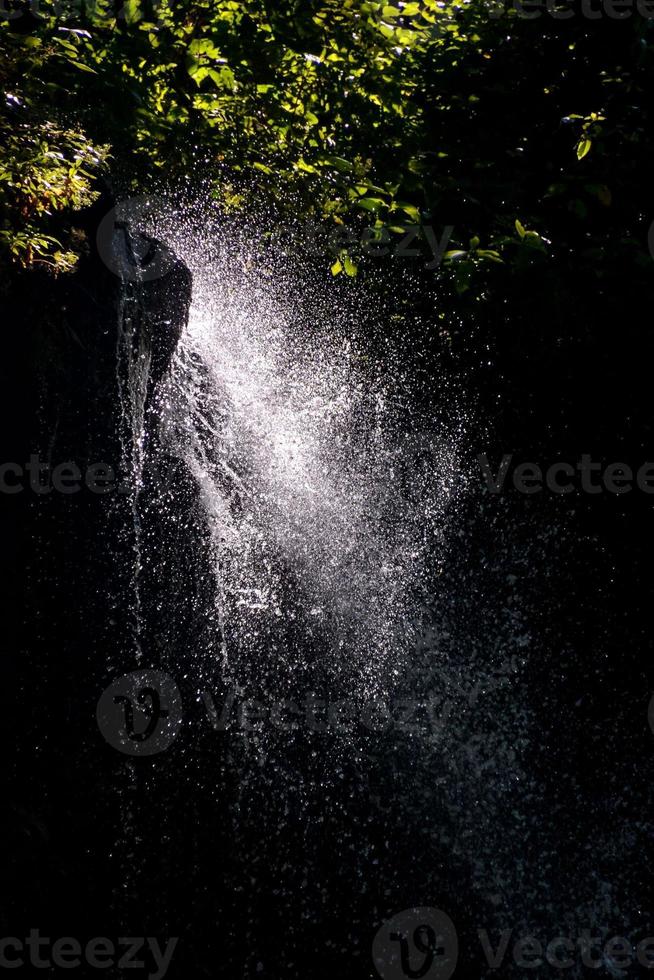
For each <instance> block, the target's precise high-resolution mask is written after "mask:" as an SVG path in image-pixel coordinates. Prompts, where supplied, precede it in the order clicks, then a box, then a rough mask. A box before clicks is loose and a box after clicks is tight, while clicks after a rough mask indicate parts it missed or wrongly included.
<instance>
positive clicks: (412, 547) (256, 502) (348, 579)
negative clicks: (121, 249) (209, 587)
mask: <svg viewBox="0 0 654 980" xmlns="http://www.w3.org/2000/svg"><path fill="white" fill-rule="evenodd" d="M177 250H178V254H180V256H181V258H183V260H184V261H185V262H186V263H187V265H188V266H189V268H190V269H191V271H192V273H193V277H194V297H193V305H192V310H191V319H190V323H189V329H188V332H187V334H186V336H185V337H184V338H183V341H182V343H181V346H180V349H179V351H178V353H177V355H176V358H175V362H174V366H173V372H172V377H171V379H170V382H169V385H168V390H167V391H166V392H165V394H164V397H163V399H162V401H163V402H164V403H166V404H167V406H168V408H167V411H166V413H165V416H166V417H165V423H164V426H165V431H166V441H167V444H168V447H169V449H170V448H172V450H173V452H174V453H175V454H176V455H178V456H180V457H181V458H183V459H184V461H185V463H186V464H187V466H188V467H189V469H190V471H191V472H192V474H193V476H194V478H195V480H196V482H197V483H198V485H199V486H200V488H201V495H202V507H203V510H204V514H205V517H206V519H207V521H208V522H209V526H210V529H211V535H212V540H213V546H214V549H215V555H216V582H217V593H218V603H217V611H216V617H217V628H220V629H221V630H222V632H223V637H224V638H225V642H224V647H223V652H224V658H225V662H226V663H229V666H230V670H231V671H232V672H233V675H234V676H239V669H240V666H242V665H243V664H244V663H245V662H247V661H248V660H250V661H251V659H252V657H253V656H255V655H256V651H257V650H258V649H260V647H261V644H262V643H264V642H267V643H268V644H269V645H270V643H272V644H273V645H274V643H275V633H276V628H275V623H278V624H279V630H278V631H277V632H278V634H279V638H280V639H279V642H280V649H279V651H278V653H277V654H276V655H277V656H278V657H279V660H280V667H282V666H284V667H285V668H286V669H287V670H290V671H291V672H292V670H293V669H295V668H297V667H298V666H300V665H305V664H306V662H307V661H308V660H310V659H311V658H315V659H317V660H319V661H320V662H321V664H322V665H323V668H324V669H326V671H327V672H328V673H329V674H330V675H331V676H338V677H339V680H340V682H342V683H343V685H344V687H345V688H347V689H348V693H350V694H356V693H365V694H366V696H368V697H369V696H375V695H377V694H378V693H380V692H382V691H385V690H387V689H388V687H389V684H392V681H393V677H394V676H397V675H398V674H399V672H400V670H401V667H402V662H403V657H404V655H405V653H406V651H407V649H409V648H410V647H411V645H412V644H414V643H415V642H416V639H417V637H418V635H419V631H420V608H421V606H422V604H423V602H424V599H425V596H424V594H423V589H424V588H425V582H426V580H427V569H428V566H429V570H430V573H431V575H432V576H433V574H434V573H435V565H436V564H437V561H438V558H439V556H440V557H442V554H443V549H444V547H445V537H446V536H444V534H443V532H444V529H445V527H446V515H447V512H448V508H450V506H451V504H452V500H453V496H454V495H455V491H456V489H457V488H458V487H459V486H460V485H461V472H460V467H459V462H458V459H457V440H456V439H455V438H454V437H453V436H452V434H451V433H444V432H443V431H438V430H437V428H436V426H435V425H434V426H433V429H432V431H429V428H428V427H427V426H424V425H423V427H422V428H421V431H420V432H415V431H407V429H406V412H405V411H403V410H402V408H401V406H400V407H398V400H400V401H401V400H402V396H403V394H404V395H405V396H407V395H408V393H407V392H404V393H403V392H402V391H401V390H400V389H398V388H397V387H395V390H392V388H393V386H392V385H391V383H389V382H382V381H381V380H380V378H379V377H378V376H376V375H375V373H374V371H373V370H372V369H370V368H369V367H367V366H366V363H365V359H364V358H363V357H362V355H361V346H360V344H359V342H358V338H357V331H356V329H355V325H348V324H346V323H344V322H343V319H344V316H343V314H342V313H340V311H339V309H338V308H333V309H332V310H331V322H324V323H318V324H317V323H309V322H306V320H305V319H304V318H303V313H302V310H298V308H297V301H291V300H290V299H284V296H283V295H282V294H283V292H284V286H283V283H282V284H281V285H280V286H279V288H278V289H275V288H274V287H273V286H271V283H270V280H265V279H262V280H258V279H257V277H256V275H253V274H252V273H251V272H248V271H247V270H246V269H245V268H244V267H243V265H241V264H239V262H238V261H232V262H228V261H227V259H226V258H222V259H221V260H220V261H219V262H218V263H213V264H212V265H211V264H209V263H208V262H205V261H204V260H203V258H202V257H198V255H197V251H196V250H194V249H192V248H191V249H189V248H188V247H181V248H180V247H179V245H177ZM336 328H338V329H336ZM403 417H404V419H405V421H404V428H403V427H402V422H401V420H402V418H403ZM289 620H292V621H293V622H292V632H293V635H294V637H295V640H294V641H293V644H292V645H293V647H294V648H293V649H289V647H288V629H289ZM284 635H285V636H286V639H285V640H282V636H284ZM264 637H266V638H267V639H264ZM271 637H272V639H271ZM283 643H285V644H286V646H285V647H284V649H281V645H282V644H283ZM282 661H283V664H282ZM250 667H251V663H250ZM345 675H347V677H345Z"/></svg>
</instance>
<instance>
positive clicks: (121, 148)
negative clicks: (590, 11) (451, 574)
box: [0, 0, 654, 296]
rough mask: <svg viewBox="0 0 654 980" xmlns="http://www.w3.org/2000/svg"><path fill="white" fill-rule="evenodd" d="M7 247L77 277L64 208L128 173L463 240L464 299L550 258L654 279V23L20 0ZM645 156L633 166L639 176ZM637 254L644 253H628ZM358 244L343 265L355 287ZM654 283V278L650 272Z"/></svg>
mask: <svg viewBox="0 0 654 980" xmlns="http://www.w3.org/2000/svg"><path fill="white" fill-rule="evenodd" d="M3 9H4V17H3V20H2V22H1V24H0V48H1V52H2V68H1V69H0V72H1V75H2V83H3V92H4V99H3V106H2V110H1V112H0V130H1V133H0V136H2V140H1V142H2V150H1V151H0V200H1V201H2V205H3V211H4V217H3V223H2V227H1V229H0V248H1V249H2V252H3V254H4V256H5V261H6V260H7V258H8V257H11V259H12V260H14V261H17V262H19V263H21V264H23V265H30V264H33V263H39V262H44V263H49V264H51V265H52V266H53V267H54V268H55V269H58V270H67V269H70V268H71V267H72V265H73V263H74V258H75V256H74V252H75V249H74V244H73V243H72V242H70V241H67V242H60V241H58V240H57V229H58V227H59V226H58V224H57V220H56V216H57V213H58V212H62V211H66V210H70V209H73V210H74V209H79V208H81V207H83V206H85V205H86V204H87V203H88V202H89V201H90V200H91V199H92V197H93V195H94V193H96V181H97V178H98V176H99V175H100V174H101V173H102V171H103V168H106V167H107V165H108V163H109V164H110V167H111V170H112V171H113V172H115V173H122V174H124V173H127V174H129V179H130V182H131V184H132V188H133V189H134V190H138V189H140V188H145V187H147V186H148V185H149V183H150V182H151V181H152V180H153V179H156V177H157V175H158V174H165V175H166V177H167V178H171V179H176V180H178V181H187V182H189V183H191V184H195V183H198V182H201V183H202V185H203V186H204V187H205V188H206V189H208V191H209V192H210V193H211V194H212V195H213V196H214V198H216V200H217V201H218V202H219V204H220V206H221V207H222V208H223V209H224V210H225V211H233V210H239V209H243V210H247V209H249V208H252V207H254V206H259V207H261V203H262V202H267V204H266V206H267V207H270V208H271V209H274V211H275V213H277V214H279V213H280V212H281V213H284V212H287V213H288V212H290V213H291V214H292V215H293V216H294V217H297V216H311V217H317V218H319V219H321V220H323V219H324V220H327V221H329V222H333V223H336V224H343V223H348V224H354V225H355V226H359V227H364V226H371V227H373V228H376V229H378V230H379V229H382V228H383V229H389V230H390V232H391V234H400V233H401V232H402V229H403V227H404V225H406V224H407V223H411V224H416V225H430V224H431V225H433V224H436V225H438V224H440V225H444V224H451V225H454V228H455V232H454V240H453V241H452V243H451V245H450V248H449V250H448V252H447V253H446V256H445V263H444V265H443V267H442V268H441V270H440V275H441V276H442V277H443V278H444V280H447V281H451V282H452V283H453V284H454V286H455V289H456V291H457V292H458V293H459V294H460V295H463V294H464V293H466V292H467V291H468V290H469V289H470V288H471V286H472V285H474V286H475V288H474V290H473V293H474V295H475V296H482V295H483V293H484V289H485V288H487V285H488V283H489V282H490V281H492V278H493V277H494V276H497V275H505V274H506V272H505V271H503V267H504V269H506V267H507V266H508V268H509V269H511V270H514V271H515V272H516V273H517V274H521V272H523V271H524V270H525V269H527V268H531V267H533V266H536V267H543V265H544V264H547V263H548V262H552V261H557V262H561V261H563V262H566V263H569V262H570V261H571V260H573V262H574V263H581V264H582V265H584V264H585V265H586V266H592V267H593V269H594V271H595V272H596V273H598V274H601V270H602V267H603V264H604V263H607V262H608V259H609V255H610V256H612V258H613V260H615V259H616V253H618V252H619V253H621V255H622V257H623V258H624V254H627V255H628V261H630V262H631V263H633V264H635V266H640V267H641V268H642V269H645V266H646V265H647V264H648V263H649V261H650V259H649V256H648V254H647V227H648V220H649V219H648V214H649V210H648V209H647V208H643V200H642V196H641V199H638V198H637V196H636V193H637V192H636V190H635V188H636V186H637V183H636V182H635V181H634V175H635V173H636V172H647V169H648V168H649V170H650V172H651V163H652V159H651V156H652V153H651V150H650V147H649V143H648V141H647V139H646V132H647V120H648V115H649V109H648V104H649V103H648V99H647V92H648V85H649V84H650V83H651V77H652V66H653V58H654V44H652V33H651V30H650V25H651V24H652V22H651V21H649V20H646V19H644V18H642V17H640V16H639V15H638V14H637V13H636V12H635V11H634V13H633V16H632V17H631V18H630V19H628V20H621V21H619V22H615V21H609V22H608V23H606V22H605V21H604V22H601V23H598V22H596V21H588V20H584V19H583V18H582V16H581V14H580V13H579V12H577V16H576V17H575V18H573V19H572V20H568V19H566V20H563V21H557V20H554V19H553V18H552V17H548V16H547V14H546V12H545V9H544V5H543V10H542V11H541V17H540V18H538V19H525V18H521V17H520V16H519V14H518V12H517V11H516V10H513V9H509V8H507V9H502V10H499V11H498V10H497V9H491V8H489V6H488V5H486V4H485V3H484V2H482V0H469V2H463V0H447V2H437V0H419V2H415V3H413V2H409V3H407V2H403V0H398V2H397V3H394V4H385V3H375V2H367V0H321V2H281V0H279V2H273V0H194V2H190V0H176V2H174V3H172V2H158V0H126V2H125V3H124V4H122V3H116V2H109V0H91V2H85V0H59V2H58V0H42V2H40V3H38V4H36V3H29V2H21V0H13V2H12V0H9V2H6V3H5V6H4V8H3ZM619 161H622V162H619ZM623 253H624V254H623ZM358 258H359V257H358V256H357V254H356V249H355V248H354V249H350V250H347V249H343V250H342V252H341V254H340V255H339V256H338V257H336V261H334V258H333V257H332V258H331V259H330V260H329V263H330V266H331V268H332V271H333V272H334V274H341V273H344V274H346V275H355V274H356V272H357V265H358ZM647 267H648V270H649V266H647Z"/></svg>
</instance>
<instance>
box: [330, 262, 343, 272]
mask: <svg viewBox="0 0 654 980" xmlns="http://www.w3.org/2000/svg"><path fill="white" fill-rule="evenodd" d="M342 271H343V266H342V264H341V260H340V259H336V261H335V262H334V264H333V266H332V268H331V273H332V275H333V276H337V275H339V273H341V272H342Z"/></svg>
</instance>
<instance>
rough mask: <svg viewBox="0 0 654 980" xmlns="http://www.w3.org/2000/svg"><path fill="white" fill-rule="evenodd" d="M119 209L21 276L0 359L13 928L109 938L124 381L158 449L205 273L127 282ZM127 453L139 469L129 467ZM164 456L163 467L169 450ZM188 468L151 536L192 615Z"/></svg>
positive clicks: (128, 654) (127, 664)
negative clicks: (54, 265)
mask: <svg viewBox="0 0 654 980" xmlns="http://www.w3.org/2000/svg"><path fill="white" fill-rule="evenodd" d="M110 207H111V203H110V202H107V201H106V200H105V201H102V202H100V203H99V204H98V205H97V206H96V207H94V208H93V209H91V210H90V211H89V212H88V213H86V214H85V215H83V216H82V220H81V222H80V225H81V230H82V231H83V233H84V235H85V238H86V241H87V243H88V250H87V254H86V255H85V256H84V257H83V258H82V260H81V262H80V265H79V269H78V270H77V271H76V272H75V273H74V274H72V275H67V276H62V277H60V278H58V279H53V278H52V277H50V276H48V275H47V274H45V273H43V272H40V271H37V272H30V273H22V274H18V275H16V276H15V277H14V278H13V280H12V281H11V282H10V283H9V286H8V288H6V289H5V296H4V297H3V305H4V308H5V312H6V329H5V332H4V337H3V346H4V352H5V356H4V358H3V360H2V364H1V366H0V371H1V383H2V391H3V397H4V399H5V406H4V407H5V413H4V418H5V419H6V420H8V421H9V425H8V428H7V431H6V433H5V446H4V448H3V451H2V462H3V463H7V464H9V465H8V466H5V468H4V470H3V473H2V477H3V483H2V493H0V502H2V504H3V507H4V510H5V513H6V517H7V520H6V522H5V528H6V530H5V531H3V552H4V560H3V563H2V566H3V571H4V572H5V575H4V576H3V589H2V591H3V596H4V599H5V605H6V611H5V616H4V622H5V631H4V636H3V644H2V645H3V653H4V679H5V684H6V689H7V690H9V691H11V692H12V693H11V695H10V700H9V703H8V704H6V706H5V707H6V710H4V711H3V713H2V725H3V729H4V731H3V736H4V737H3V746H4V749H5V753H6V755H7V756H8V757H9V765H8V767H7V770H8V771H7V775H6V776H5V786H4V788H5V793H4V804H3V806H2V810H1V813H2V816H1V820H0V827H1V828H2V836H1V839H2V845H3V848H4V850H5V854H4V858H3V867H4V868H5V874H4V875H3V886H2V889H1V898H0V932H2V935H12V936H19V935H29V931H30V929H31V928H37V927H38V928H39V929H40V930H41V931H42V933H43V934H48V935H66V934H69V935H76V936H80V937H83V936H84V935H85V934H86V933H88V934H89V935H93V936H100V935H103V934H107V932H108V930H109V931H110V930H111V928H112V921H111V920H112V916H114V915H115V923H114V931H115V930H119V929H120V921H122V916H123V913H124V909H121V905H120V900H116V895H117V894H119V893H120V891H121V890H122V889H123V888H124V874H125V867H124V865H123V859H124V854H123V855H122V856H121V854H120V844H119V843H117V842H119V841H120V840H121V839H122V833H121V823H122V822H124V819H125V818H124V813H125V800H124V799H121V798H120V797H121V790H122V788H124V783H125V780H126V779H127V778H128V777H127V771H128V769H127V767H128V765H129V760H128V759H127V758H126V757H119V754H118V753H116V752H114V751H113V750H112V749H111V748H110V747H109V746H107V745H106V744H105V743H104V742H103V739H102V737H101V735H100V733H99V731H98V728H97V724H96V721H95V704H96V702H97V699H98V697H99V695H100V693H101V691H102V690H103V689H104V687H106V685H107V684H108V683H109V682H110V680H111V679H112V678H113V676H114V675H116V674H120V673H123V672H124V671H126V670H130V669H134V666H135V662H134V650H133V640H132V632H133V622H132V620H133V602H134V600H133V574H134V540H133V539H134V520H135V515H134V493H133V490H134V488H133V486H130V480H131V478H132V476H133V474H130V473H129V457H130V452H131V450H130V447H129V445H127V447H126V442H129V440H130V438H132V434H131V433H128V432H127V429H128V427H129V424H131V423H130V422H129V420H128V418H127V414H126V411H125V404H124V401H123V400H122V397H121V394H120V392H121V390H122V391H123V393H124V392H125V391H126V390H127V389H128V388H129V387H130V385H131V386H133V384H134V380H135V379H134V373H135V372H138V373H139V377H140V380H141V381H142V382H143V400H142V404H141V406H140V410H141V411H142V421H143V429H144V432H145V435H144V437H143V452H144V453H145V454H146V455H147V453H149V452H151V451H153V450H154V448H155V446H156V427H157V425H156V423H157V386H158V385H159V384H160V382H161V381H162V379H163V378H164V376H165V375H166V374H167V372H168V371H169V370H170V365H171V361H172V358H173V355H174V352H175V349H176V347H177V344H178V342H179V339H180V337H181V335H182V332H183V330H184V328H185V326H186V323H187V318H188V311H189V306H190V299H191V277H190V273H189V272H188V270H187V269H186V267H185V266H184V265H183V264H182V263H180V262H179V261H177V260H175V259H174V257H171V260H170V261H168V262H167V268H166V270H165V273H164V274H163V275H162V276H161V277H159V278H157V279H150V280H145V281H139V277H138V265H136V266H135V267H134V268H135V269H136V274H135V275H134V276H133V277H130V280H129V281H123V280H121V278H119V277H118V276H117V275H116V274H115V273H114V272H113V271H111V270H110V269H109V268H107V265H106V264H105V263H104V262H103V260H102V257H101V255H100V254H99V252H98V249H97V247H96V242H95V231H96V228H97V226H98V222H99V220H100V219H101V218H102V216H103V215H104V214H106V212H107V211H108V210H109V209H110ZM117 234H120V235H122V236H123V237H124V236H125V234H126V233H125V232H124V231H121V232H119V233H117ZM151 244H152V245H153V246H154V247H155V248H157V249H161V248H163V246H160V245H159V243H151ZM117 247H118V248H120V247H121V242H120V239H119V240H118V241H117ZM137 261H138V260H137ZM130 372H131V375H132V376H131V377H130V376H129V375H130ZM126 460H127V470H128V472H121V469H124V467H125V462H126ZM159 462H160V465H161V466H163V467H164V468H165V467H166V465H167V461H166V459H165V457H163V458H162V459H161V460H160V461H159ZM62 466H64V467H65V468H64V470H63V471H62V470H61V467H62ZM58 467H59V468H60V469H59V470H58V469H57V468H58ZM109 469H111V470H113V471H114V474H115V476H114V479H113V481H110V480H108V479H107V478H106V477H107V472H108V470H109ZM57 473H59V476H57ZM99 474H102V479H101V480H100V481H95V477H96V476H98V475H99ZM61 478H63V479H61ZM55 480H56V481H57V484H56V486H55V485H53V484H54V482H55ZM176 480H177V481H178V485H179V486H178V489H179V493H178V494H177V495H176V499H177V500H179V501H180V504H179V506H180V507H183V513H182V514H180V515H178V516H179V518H180V519H179V521H175V520H168V518H169V517H170V516H171V514H170V511H169V512H168V513H167V514H162V513H161V511H160V510H159V509H158V508H157V506H156V500H155V498H154V496H153V494H154V490H152V489H151V488H150V487H149V486H148V481H147V480H146V481H144V486H143V489H142V501H141V503H140V505H139V506H140V507H141V508H142V510H143V514H144V517H143V522H144V526H145V533H150V534H154V535H155V536H156V537H157V540H158V541H159V542H160V546H161V554H162V555H166V554H172V553H174V555H175V567H176V569H177V570H178V577H179V578H180V579H184V578H185V577H186V578H187V579H188V581H187V582H186V590H182V589H180V590H179V591H178V592H177V593H176V594H175V593H174V592H173V591H172V590H169V591H170V594H169V596H168V609H167V612H166V615H167V616H168V617H169V618H171V619H175V620H178V621H179V622H181V623H182V624H185V623H187V622H188V614H187V612H186V611H185V604H188V602H189V596H190V595H193V593H194V592H195V600H196V601H201V600H202V597H203V593H202V585H201V583H198V582H196V581H195V579H194V577H193V576H194V573H193V570H194V569H196V568H197V567H198V564H199V562H198V556H199V554H200V553H201V550H202V548H203V547H205V541H204V539H203V532H202V527H201V522H200V521H199V520H198V519H196V513H197V512H196V507H195V502H196V501H195V489H194V487H193V484H192V481H191V479H190V477H189V476H188V475H187V474H186V473H184V472H179V471H176ZM182 502H183V504H182ZM174 506H175V503H174V501H172V502H169V507H174ZM172 516H173V517H174V516H175V515H172ZM180 528H181V530H180ZM200 564H201V562H200ZM164 565H165V562H164ZM146 578H147V581H146V582H145V583H144V586H143V589H144V599H143V602H144V608H145V610H146V619H147V614H148V610H154V607H155V606H156V603H155V602H154V599H153V596H156V595H157V592H158V591H159V592H161V590H162V584H161V582H162V580H163V579H164V578H166V579H167V580H168V581H169V578H170V577H169V575H168V573H167V572H166V569H165V567H162V568H161V570H160V571H159V572H157V570H156V569H154V570H153V571H152V573H151V574H150V575H149V577H146ZM169 584H170V582H169ZM205 591H206V588H205ZM198 596H199V598H198ZM207 601H210V600H209V598H207ZM153 616H154V612H153ZM7 627H8V628H7ZM155 646H157V645H156V644H154V643H153V642H149V641H148V628H147V625H146V627H145V628H144V641H143V654H142V656H143V658H150V659H149V661H148V665H155V666H156V661H154V662H153V658H154V657H155V656H157V657H158V658H159V659H161V658H165V651H162V650H161V649H160V647H161V644H159V648H158V649H156V650H155V649H153V647H155ZM48 930H51V931H50V932H48ZM115 934H116V935H118V932H115Z"/></svg>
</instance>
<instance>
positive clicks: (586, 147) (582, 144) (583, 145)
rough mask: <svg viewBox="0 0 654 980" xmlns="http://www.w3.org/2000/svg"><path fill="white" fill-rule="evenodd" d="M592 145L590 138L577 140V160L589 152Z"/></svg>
mask: <svg viewBox="0 0 654 980" xmlns="http://www.w3.org/2000/svg"><path fill="white" fill-rule="evenodd" d="M592 145H593V143H592V140H589V139H585V140H579V142H578V143H577V160H583V158H584V157H585V156H586V154H587V153H590V148H591V146H592Z"/></svg>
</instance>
